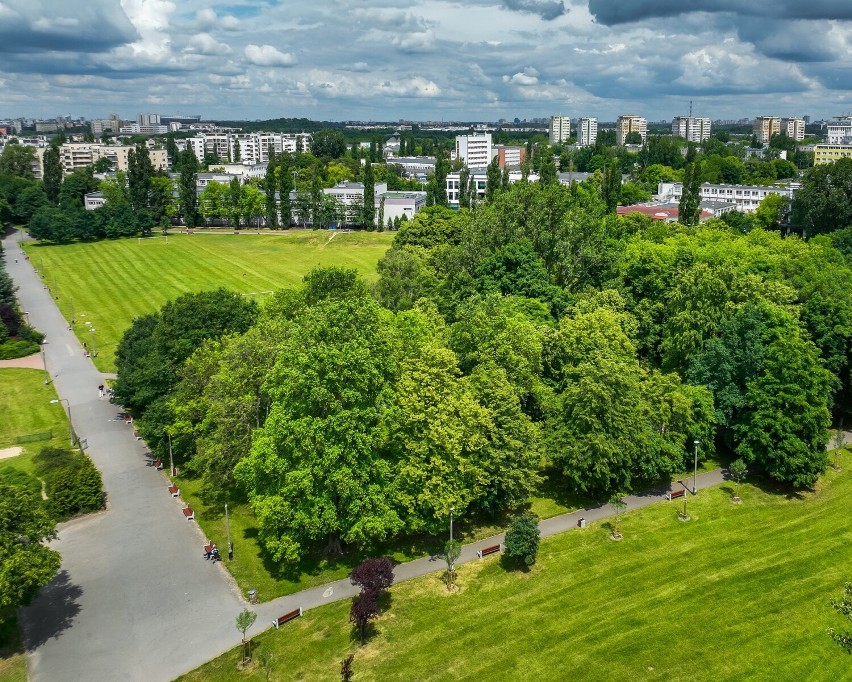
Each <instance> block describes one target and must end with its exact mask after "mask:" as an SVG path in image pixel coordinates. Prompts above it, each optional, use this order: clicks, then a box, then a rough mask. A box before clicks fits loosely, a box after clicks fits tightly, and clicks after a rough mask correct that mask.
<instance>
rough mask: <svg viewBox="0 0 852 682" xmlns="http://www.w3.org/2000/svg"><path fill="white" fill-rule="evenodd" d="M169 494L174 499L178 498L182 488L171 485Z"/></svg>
mask: <svg viewBox="0 0 852 682" xmlns="http://www.w3.org/2000/svg"><path fill="white" fill-rule="evenodd" d="M169 492H170V493H171V495H172V497H177V496H178V495H180V488H178V487H177V486H176V485H170V486H169Z"/></svg>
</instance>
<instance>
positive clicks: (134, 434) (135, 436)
mask: <svg viewBox="0 0 852 682" xmlns="http://www.w3.org/2000/svg"><path fill="white" fill-rule="evenodd" d="M133 437H134V438H135V439H136V440H142V434H141V433H139V432H138V431H137V430H136V429H133Z"/></svg>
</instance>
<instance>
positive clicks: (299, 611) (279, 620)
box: [272, 606, 302, 630]
mask: <svg viewBox="0 0 852 682" xmlns="http://www.w3.org/2000/svg"><path fill="white" fill-rule="evenodd" d="M301 615H302V607H301V606H300V607H299V608H298V609H293V610H292V611H290V613H285V614H284V615H283V616H278V618H276V619H275V620H273V621H272V624H273V625H274V626H275V629H276V630H277V629H278V628H279V626H281V625H284V623H287V622H289V621H291V620H293V619H294V618H298V617H299V616H301Z"/></svg>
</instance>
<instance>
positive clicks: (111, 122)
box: [89, 114, 121, 136]
mask: <svg viewBox="0 0 852 682" xmlns="http://www.w3.org/2000/svg"><path fill="white" fill-rule="evenodd" d="M89 126H90V127H91V129H92V135H95V136H100V135H103V134H104V133H105V132H107V131H109V132H111V133H117V132H118V131H119V130H121V119H120V118H119V117H118V114H113V115H112V117H110V118H96V119H92V120H91V121H90V122H89Z"/></svg>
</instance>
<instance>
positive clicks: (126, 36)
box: [0, 0, 137, 54]
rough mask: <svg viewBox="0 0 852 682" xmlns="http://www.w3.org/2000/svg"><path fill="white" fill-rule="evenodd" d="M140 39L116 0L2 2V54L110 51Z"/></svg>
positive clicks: (0, 33)
mask: <svg viewBox="0 0 852 682" xmlns="http://www.w3.org/2000/svg"><path fill="white" fill-rule="evenodd" d="M136 38H137V33H136V30H135V28H134V25H133V24H132V23H131V21H130V20H129V19H128V16H127V14H125V12H123V11H122V9H121V7H118V6H117V5H116V3H115V2H113V1H112V0H92V1H91V2H87V3H81V4H79V5H76V4H75V5H73V6H72V5H70V4H69V5H64V4H62V5H58V6H56V5H53V3H50V2H47V1H46V0H4V1H3V2H0V53H10V54H14V53H20V52H86V53H96V52H106V51H108V50H110V49H112V48H114V47H117V46H119V45H123V44H125V43H128V42H130V41H133V40H135V39H136Z"/></svg>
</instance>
